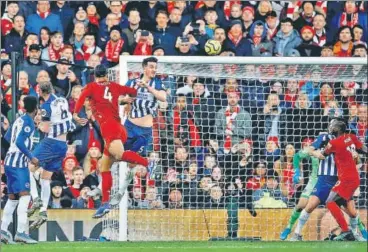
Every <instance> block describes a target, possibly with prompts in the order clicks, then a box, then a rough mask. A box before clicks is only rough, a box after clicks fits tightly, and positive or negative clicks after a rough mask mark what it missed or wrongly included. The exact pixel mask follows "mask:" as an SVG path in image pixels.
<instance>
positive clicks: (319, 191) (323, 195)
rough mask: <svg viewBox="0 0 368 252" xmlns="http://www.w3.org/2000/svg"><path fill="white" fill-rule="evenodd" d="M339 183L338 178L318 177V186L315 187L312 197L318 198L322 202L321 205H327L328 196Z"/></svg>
mask: <svg viewBox="0 0 368 252" xmlns="http://www.w3.org/2000/svg"><path fill="white" fill-rule="evenodd" d="M337 181H338V177H337V176H318V180H317V184H316V185H315V187H314V189H313V191H312V194H311V195H314V196H317V197H318V198H319V200H320V201H321V204H325V202H326V200H327V198H328V195H330V192H331V190H332V188H333V187H334V186H335V185H336V182H337Z"/></svg>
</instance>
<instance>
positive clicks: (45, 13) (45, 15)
mask: <svg viewBox="0 0 368 252" xmlns="http://www.w3.org/2000/svg"><path fill="white" fill-rule="evenodd" d="M37 14H38V15H39V16H40V17H41V18H42V19H45V18H47V17H48V15H50V11H46V12H42V13H41V12H39V11H37Z"/></svg>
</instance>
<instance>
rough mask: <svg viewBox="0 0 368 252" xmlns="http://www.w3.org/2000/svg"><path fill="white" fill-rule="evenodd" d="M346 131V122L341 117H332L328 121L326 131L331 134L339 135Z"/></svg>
mask: <svg viewBox="0 0 368 252" xmlns="http://www.w3.org/2000/svg"><path fill="white" fill-rule="evenodd" d="M345 131H346V124H345V122H344V120H343V119H340V118H334V119H332V120H331V121H330V124H329V125H328V132H329V133H330V134H332V135H335V136H337V135H340V134H343V133H345Z"/></svg>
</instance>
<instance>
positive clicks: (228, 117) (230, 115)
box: [224, 106, 240, 152]
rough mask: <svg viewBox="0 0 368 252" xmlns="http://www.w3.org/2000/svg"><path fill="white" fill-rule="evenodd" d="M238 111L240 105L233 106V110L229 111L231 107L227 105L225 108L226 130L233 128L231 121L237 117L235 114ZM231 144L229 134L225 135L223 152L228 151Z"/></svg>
mask: <svg viewBox="0 0 368 252" xmlns="http://www.w3.org/2000/svg"><path fill="white" fill-rule="evenodd" d="M239 112H240V107H239V106H236V107H235V108H233V112H231V107H230V106H227V108H226V110H225V117H226V129H227V130H231V131H232V128H233V123H234V120H235V118H236V117H237V115H238V114H239ZM231 146H232V142H231V136H229V135H227V136H226V138H225V142H224V149H225V152H228V151H230V149H231Z"/></svg>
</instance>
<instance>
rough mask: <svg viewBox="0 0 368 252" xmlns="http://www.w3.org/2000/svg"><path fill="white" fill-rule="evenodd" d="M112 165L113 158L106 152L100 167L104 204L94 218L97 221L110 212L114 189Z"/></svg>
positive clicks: (102, 203)
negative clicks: (111, 194) (111, 195)
mask: <svg viewBox="0 0 368 252" xmlns="http://www.w3.org/2000/svg"><path fill="white" fill-rule="evenodd" d="M112 163H113V160H112V158H111V157H109V156H108V155H107V153H106V151H105V152H104V154H103V156H102V160H101V167H100V172H101V193H102V202H101V206H100V207H99V208H98V209H97V211H96V212H95V214H94V215H93V216H92V217H93V218H95V219H97V218H102V217H103V216H104V215H106V214H107V213H109V212H110V205H109V203H108V202H109V200H110V192H111V187H112V176H111V171H110V167H111V165H112Z"/></svg>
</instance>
